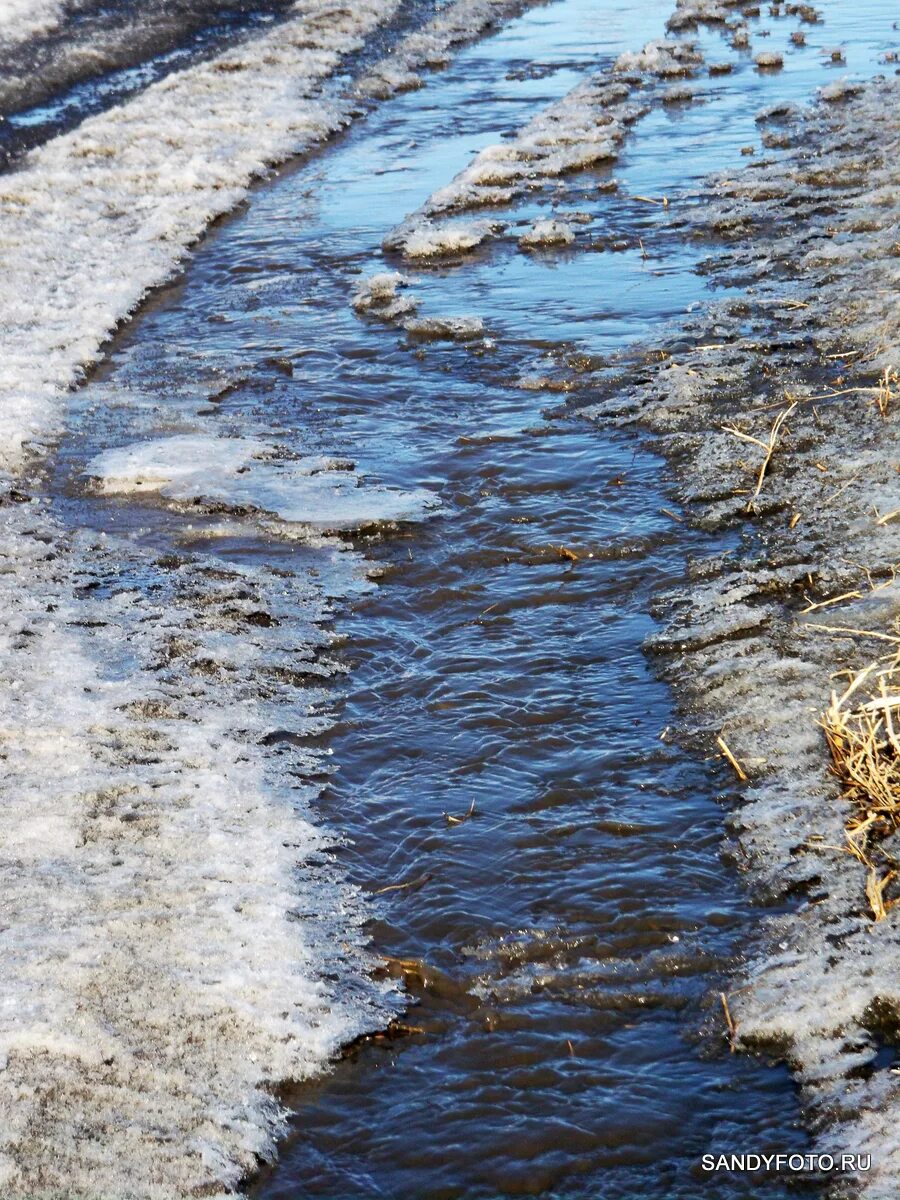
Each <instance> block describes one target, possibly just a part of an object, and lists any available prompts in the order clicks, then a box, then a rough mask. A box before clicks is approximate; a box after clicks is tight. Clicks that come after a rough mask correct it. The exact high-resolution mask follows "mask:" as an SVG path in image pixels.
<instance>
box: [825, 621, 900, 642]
mask: <svg viewBox="0 0 900 1200" xmlns="http://www.w3.org/2000/svg"><path fill="white" fill-rule="evenodd" d="M805 628H806V629H820V630H821V631H822V632H823V633H850V634H853V635H854V636H855V637H871V638H878V640H879V641H882V642H893V643H894V644H895V645H896V644H897V643H900V637H891V635H890V634H888V633H878V632H877V630H875V629H854V628H853V626H852V625H816V624H815V622H813V621H807V622H805Z"/></svg>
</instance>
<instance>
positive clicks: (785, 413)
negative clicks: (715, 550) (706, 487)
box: [722, 400, 799, 512]
mask: <svg viewBox="0 0 900 1200" xmlns="http://www.w3.org/2000/svg"><path fill="white" fill-rule="evenodd" d="M798 403H799V402H798V401H797V400H794V401H792V402H791V404H790V405H789V406H788V407H787V408H785V409H783V410H782V411H781V412H780V413H779V414H778V416H777V417H776V418H775V420H774V421H773V423H772V428H771V429H770V430H769V440H768V441H767V442H764V441H762V440H761V439H760V438H757V437H753V436H752V435H751V434H749V433H744V431H743V430H742V429H736V428H735V427H734V426H733V425H723V426H722V429H723V430H724V432H725V433H730V434H732V435H733V436H734V437H737V438H741V439H742V440H743V441H745V442H752V443H753V445H755V446H759V447H760V448H761V449H763V450H765V452H766V456H765V458H764V459H763V461H762V466H761V467H760V468H759V475H758V476H757V479H756V490H755V491H754V493H753V495H752V496H751V497H750V499H749V501H748V502H747V512H750V511H751V509H752V508H753V501H754V500H755V499H756V498H757V496H758V495H759V493H760V492H761V491H762V485H763V480H764V479H765V477H766V471H768V469H769V463H770V462H771V461H772V455H773V454H774V453H775V447H776V446H777V445H778V438H779V435H780V434H781V428H782V426H783V425H784V423H785V421H786V420H787V419H788V417H789V416H790V415H791V413H792V412H793V411H794V409H795V408H796V407H797V404H798Z"/></svg>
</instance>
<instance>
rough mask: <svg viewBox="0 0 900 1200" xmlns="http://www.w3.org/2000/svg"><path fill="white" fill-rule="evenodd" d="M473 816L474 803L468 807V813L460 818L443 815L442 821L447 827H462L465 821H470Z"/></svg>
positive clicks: (450, 814)
mask: <svg viewBox="0 0 900 1200" xmlns="http://www.w3.org/2000/svg"><path fill="white" fill-rule="evenodd" d="M474 816H475V801H474V800H473V801H472V803H471V804H470V805H469V811H468V812H467V813H465V815H464V816H462V817H454V816H453V814H452V813H444V820H445V821H446V822H447V824H448V825H463V824H465V822H466V821H470V820H471V819H472V817H474Z"/></svg>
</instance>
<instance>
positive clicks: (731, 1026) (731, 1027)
mask: <svg viewBox="0 0 900 1200" xmlns="http://www.w3.org/2000/svg"><path fill="white" fill-rule="evenodd" d="M719 999H720V1000H721V1001H722V1011H723V1012H724V1013H725V1024H726V1025H727V1026H728V1046H729V1049H730V1050H731V1053H732V1054H734V1051H735V1045H734V1039H735V1037H736V1036H737V1025H735V1023H734V1021H733V1020H732V1018H731V1009H730V1008H729V1007H728V997H727V996H726V995H725V993H724V992H719Z"/></svg>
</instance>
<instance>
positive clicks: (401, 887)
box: [372, 875, 431, 896]
mask: <svg viewBox="0 0 900 1200" xmlns="http://www.w3.org/2000/svg"><path fill="white" fill-rule="evenodd" d="M430 878H431V876H430V875H420V876H419V877H418V878H417V879H410V880H409V882H408V883H389V884H388V885H387V887H382V888H377V889H376V890H375V891H374V892H373V893H372V894H373V895H374V896H383V895H384V893H385V892H405V891H406V889H407V888H413V887H416V885H417V884H420V883H427V882H428V880H429V879H430Z"/></svg>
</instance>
